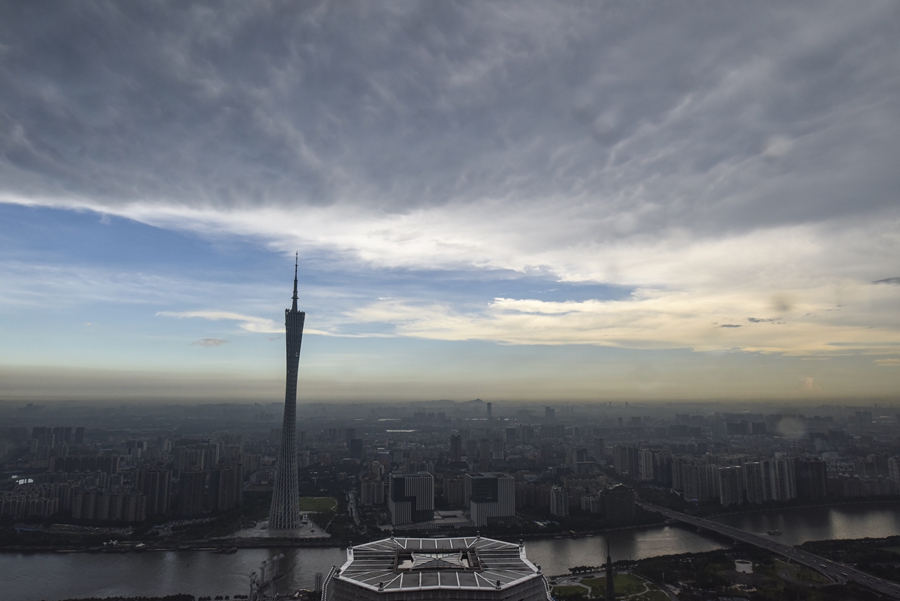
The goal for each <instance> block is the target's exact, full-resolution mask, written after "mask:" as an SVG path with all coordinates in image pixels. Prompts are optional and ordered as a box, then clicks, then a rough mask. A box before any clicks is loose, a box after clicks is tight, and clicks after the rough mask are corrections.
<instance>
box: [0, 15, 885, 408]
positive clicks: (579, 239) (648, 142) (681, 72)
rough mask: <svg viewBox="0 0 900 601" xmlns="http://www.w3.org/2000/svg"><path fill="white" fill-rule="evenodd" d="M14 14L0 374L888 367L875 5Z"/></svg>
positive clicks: (836, 381) (249, 392)
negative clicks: (296, 320)
mask: <svg viewBox="0 0 900 601" xmlns="http://www.w3.org/2000/svg"><path fill="white" fill-rule="evenodd" d="M3 11H4V16H5V18H3V19H0V41H2V49H3V50H2V57H3V58H2V67H0V109H2V110H0V131H2V132H3V133H4V135H3V140H4V141H3V143H2V145H0V281H2V283H3V285H2V286H0V400H3V401H54V400H68V399H72V400H79V401H84V400H101V401H119V400H121V401H148V400H158V399H170V400H174V401H179V402H180V401H191V402H192V401H216V402H218V401H225V402H268V401H275V400H277V399H279V398H280V393H281V383H282V380H281V378H283V373H282V372H281V368H280V366H281V356H282V355H281V345H282V343H283V342H284V338H283V336H284V332H283V330H282V329H281V326H280V324H279V322H278V320H279V314H280V311H281V305H280V302H281V301H280V300H279V299H281V298H282V293H283V292H282V291H283V286H282V280H283V277H282V274H283V273H284V272H285V269H286V266H287V265H288V264H289V263H288V261H289V258H290V257H292V256H293V255H294V253H295V251H296V250H298V249H299V254H300V269H299V273H298V276H299V280H300V282H301V287H302V289H303V295H304V299H305V300H304V307H305V309H306V310H307V311H308V312H309V313H310V315H311V316H315V319H314V320H313V322H312V324H313V327H312V328H311V329H307V330H306V332H305V333H306V341H305V343H306V351H305V353H306V354H305V356H304V368H303V376H302V387H301V393H300V394H301V400H302V401H303V402H334V401H355V402H359V401H384V400H398V401H408V400H428V399H455V400H458V401H468V400H471V399H474V398H483V399H485V400H494V401H517V402H519V401H522V402H537V403H554V402H562V401H565V402H582V401H585V402H586V401H596V400H599V401H619V400H621V401H647V402H649V401H673V400H679V399H696V400H709V401H734V402H742V401H772V400H777V399H789V400H791V401H792V402H798V403H832V402H843V401H847V400H854V399H860V400H874V401H876V402H892V401H894V400H896V399H897V398H898V396H900V321H898V320H900V318H898V315H900V311H898V309H900V264H898V262H897V260H896V257H897V256H900V234H898V232H900V205H898V203H897V198H898V193H900V180H898V176H897V173H896V171H897V170H896V166H895V162H896V160H895V158H894V157H896V156H897V155H898V151H900V148H898V144H900V142H898V140H900V136H898V135H897V134H898V133H900V41H898V40H900V36H898V35H896V32H897V30H898V26H900V8H898V7H897V5H896V4H895V3H890V2H870V3H866V4H864V5H862V6H858V5H854V6H848V5H843V4H840V3H817V4H815V5H794V6H778V7H772V6H770V5H767V4H762V3H759V4H755V3H751V4H749V5H741V6H725V5H708V6H703V7H695V8H693V9H691V10H686V9H683V8H679V7H667V8H664V9H661V8H659V7H657V6H652V7H651V6H641V5H628V6H618V7H617V6H613V5H607V4H602V5H601V4H598V5H588V6H580V5H577V4H574V3H571V4H570V3H562V4H560V5H558V6H557V7H555V8H554V9H550V8H549V7H547V6H545V5H542V4H540V3H516V4H499V5H484V6H482V5H472V6H468V5H461V6H457V5H442V6H439V7H438V6H433V5H429V4H416V3H412V4H406V5H402V6H392V7H378V8H375V7H372V6H367V5H363V4H355V3H348V4H345V5H341V6H336V5H330V4H327V3H322V4H310V5H308V6H306V7H298V6H295V5H290V4H277V3H276V4H274V5H271V6H266V7H249V6H239V5H231V6H230V7H229V9H228V10H223V11H216V10H209V9H207V8H204V6H203V5H202V4H192V5H185V6H175V7H173V6H167V5H147V6H143V7H140V8H139V7H135V6H126V5H118V4H107V3H102V2H98V3H91V4H84V5H66V6H64V7H60V8H59V10H56V11H53V12H50V11H45V10H41V9H40V8H39V7H35V6H29V5H11V6H7V7H5V8H4V9H3ZM199 31H202V32H203V34H202V35H200V34H199V33H198V32H199ZM48 40H52V43H48ZM160 40H164V42H163V43H160ZM48 366H50V367H52V370H48Z"/></svg>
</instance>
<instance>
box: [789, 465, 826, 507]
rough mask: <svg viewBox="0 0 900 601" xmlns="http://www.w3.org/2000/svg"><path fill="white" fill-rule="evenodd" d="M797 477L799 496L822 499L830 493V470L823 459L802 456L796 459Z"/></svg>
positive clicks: (795, 470)
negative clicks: (828, 470)
mask: <svg viewBox="0 0 900 601" xmlns="http://www.w3.org/2000/svg"><path fill="white" fill-rule="evenodd" d="M794 473H795V477H796V479H797V498H800V499H821V498H822V497H824V496H825V495H827V494H828V472H827V467H826V465H825V462H824V461H822V460H821V459H806V458H800V457H798V458H797V459H795V460H794Z"/></svg>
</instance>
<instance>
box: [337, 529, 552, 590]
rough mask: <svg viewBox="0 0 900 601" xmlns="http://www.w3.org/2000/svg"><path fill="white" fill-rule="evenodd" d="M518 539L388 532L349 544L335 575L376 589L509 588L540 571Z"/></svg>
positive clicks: (358, 584)
mask: <svg viewBox="0 0 900 601" xmlns="http://www.w3.org/2000/svg"><path fill="white" fill-rule="evenodd" d="M539 573H540V572H539V571H538V568H537V567H536V566H535V565H534V564H533V563H531V562H530V561H528V559H527V558H526V557H525V550H524V548H523V547H520V546H519V545H517V544H514V543H507V542H503V541H499V540H494V539H491V538H484V537H460V538H386V539H382V540H379V541H375V542H371V543H366V544H364V545H358V546H356V547H352V548H350V549H347V562H346V563H345V564H344V565H343V566H342V567H341V570H340V572H339V573H338V574H337V575H336V576H335V577H336V578H339V579H342V580H347V581H351V582H353V583H354V584H356V585H357V586H362V587H364V588H368V589H371V590H376V591H386V592H397V591H401V590H402V591H407V590H423V589H438V588H440V589H494V590H497V589H504V588H507V587H509V586H512V585H514V584H517V583H519V582H522V581H524V580H528V579H530V578H534V577H536V576H538V574H539Z"/></svg>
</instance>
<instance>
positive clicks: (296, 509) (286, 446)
mask: <svg viewBox="0 0 900 601" xmlns="http://www.w3.org/2000/svg"><path fill="white" fill-rule="evenodd" d="M305 321H306V313H305V312H303V311H298V310H297V258H296V257H295V258H294V296H293V302H292V303H291V308H290V309H285V310H284V328H285V340H286V346H287V381H286V384H285V391H284V420H283V422H282V424H281V446H280V447H279V449H278V463H277V465H276V468H275V490H274V491H273V492H272V509H271V511H270V512H269V530H295V529H297V528H300V489H299V486H298V482H297V369H298V367H299V364H300V343H301V342H302V341H303V323H304V322H305Z"/></svg>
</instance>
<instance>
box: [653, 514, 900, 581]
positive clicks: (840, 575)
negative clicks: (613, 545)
mask: <svg viewBox="0 0 900 601" xmlns="http://www.w3.org/2000/svg"><path fill="white" fill-rule="evenodd" d="M638 505H639V506H640V507H642V508H643V509H645V510H647V511H652V512H654V513H659V514H661V515H663V516H665V517H667V518H669V519H671V520H675V521H678V522H682V523H684V524H690V525H691V526H694V527H696V528H700V529H703V530H708V531H710V532H715V533H716V534H719V535H721V536H725V537H728V538H731V539H733V540H735V541H740V542H743V543H747V544H750V545H755V546H757V547H761V548H763V549H767V550H769V551H771V552H772V553H775V554H777V555H781V556H782V557H785V558H787V559H788V560H791V561H793V562H795V563H799V564H801V565H804V566H806V567H808V568H811V569H813V570H815V571H817V572H819V573H820V574H822V575H823V576H825V577H826V578H828V579H829V580H831V581H832V582H834V583H835V584H844V583H846V582H847V581H850V580H852V581H854V582H857V583H859V584H862V585H865V586H867V587H869V588H871V589H873V590H875V591H877V592H879V593H881V594H883V595H887V596H889V597H892V598H894V599H900V584H897V583H896V582H891V581H890V580H885V579H883V578H878V577H876V576H872V575H870V574H866V573H865V572H862V571H860V570H857V569H856V568H854V567H852V566H850V565H847V564H845V563H840V562H837V561H831V560H830V559H825V558H824V557H819V556H818V555H814V554H812V553H809V552H807V551H803V550H801V549H798V548H796V547H791V546H789V545H785V544H782V543H779V542H777V541H775V540H773V539H772V538H769V537H766V536H760V535H758V534H753V533H751V532H747V531H746V530H741V529H739V528H735V527H733V526H726V525H725V524H720V523H718V522H714V521H712V520H707V519H704V518H698V517H694V516H690V515H687V514H684V513H680V512H678V511H673V510H671V509H666V508H665V507H659V506H658V505H653V504H651V503H638Z"/></svg>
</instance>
